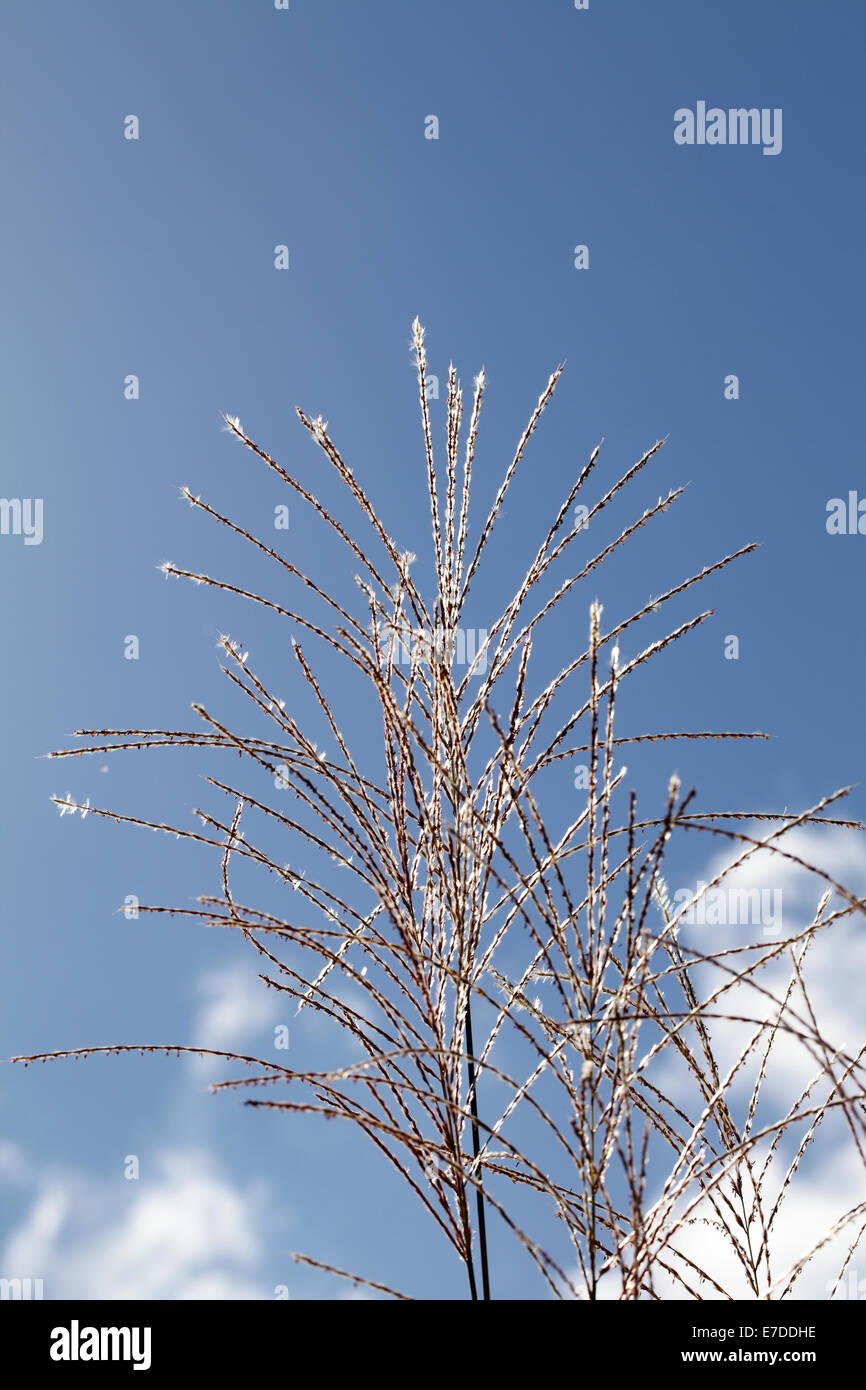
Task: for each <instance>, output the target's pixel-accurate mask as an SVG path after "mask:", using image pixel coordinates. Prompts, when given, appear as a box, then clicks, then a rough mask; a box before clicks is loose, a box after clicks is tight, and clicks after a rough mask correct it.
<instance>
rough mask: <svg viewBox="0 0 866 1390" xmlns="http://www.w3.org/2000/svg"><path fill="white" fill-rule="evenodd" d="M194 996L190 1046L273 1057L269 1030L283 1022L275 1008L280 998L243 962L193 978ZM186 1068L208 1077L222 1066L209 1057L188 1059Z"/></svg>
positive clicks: (281, 1012) (284, 1012)
mask: <svg viewBox="0 0 866 1390" xmlns="http://www.w3.org/2000/svg"><path fill="white" fill-rule="evenodd" d="M197 993H198V995H199V999H200V1001H201V1002H200V1006H199V1010H198V1014H197V1017H196V1020H195V1023H194V1025H193V1043H194V1045H195V1046H196V1047H211V1048H214V1049H217V1050H219V1051H222V1052H244V1051H247V1050H249V1051H250V1052H251V1054H252V1055H254V1056H259V1057H264V1058H266V1059H267V1058H270V1057H272V1056H273V1047H274V1036H273V1026H274V1024H275V1023H277V1022H284V1021H285V1018H284V1016H287V1015H288V1012H289V1011H288V1009H287V1008H286V1007H285V1005H283V1007H281V1003H282V1000H283V996H280V995H279V994H278V993H277V992H276V991H274V990H272V989H269V988H268V986H267V985H266V984H265V983H264V982H263V981H262V980H260V979H259V977H258V975H257V974H256V972H255V970H254V969H252V968H251V966H250V964H249V962H247V963H246V964H239V965H228V966H220V967H219V968H217V969H214V970H209V971H207V972H206V973H205V974H203V975H202V976H201V978H200V979H199V982H198V987H197ZM286 998H287V996H286ZM190 1065H191V1066H192V1067H193V1068H194V1069H195V1071H196V1073H197V1074H202V1073H207V1074H210V1073H211V1072H214V1071H217V1070H220V1069H225V1067H226V1066H227V1065H228V1064H227V1063H225V1062H221V1061H220V1059H219V1058H217V1057H210V1058H191V1059H190Z"/></svg>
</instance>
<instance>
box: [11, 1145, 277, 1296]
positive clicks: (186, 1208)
mask: <svg viewBox="0 0 866 1390" xmlns="http://www.w3.org/2000/svg"><path fill="white" fill-rule="evenodd" d="M267 1224H268V1223H267V1203H266V1193H265V1191H264V1190H263V1188H261V1187H255V1186H251V1187H247V1188H246V1189H239V1188H238V1187H236V1186H235V1185H234V1184H232V1183H231V1182H230V1181H229V1180H228V1179H227V1178H226V1177H225V1176H224V1175H223V1174H222V1173H221V1172H220V1170H219V1169H218V1168H217V1166H216V1164H215V1163H214V1161H213V1160H212V1159H211V1158H210V1157H209V1156H208V1155H207V1154H205V1153H202V1152H200V1151H197V1150H189V1151H178V1150H169V1151H166V1152H164V1153H163V1154H161V1155H160V1156H159V1158H158V1159H157V1160H156V1162H155V1170H154V1171H153V1172H151V1173H147V1172H146V1171H143V1172H142V1175H141V1177H140V1178H139V1179H138V1180H129V1181H124V1180H123V1179H120V1181H119V1182H113V1183H111V1184H110V1185H109V1184H104V1183H98V1182H95V1181H94V1180H93V1179H92V1178H87V1177H84V1176H83V1175H81V1174H77V1173H70V1172H68V1171H64V1170H60V1171H57V1170H53V1171H46V1172H44V1173H43V1174H41V1175H39V1176H38V1177H37V1179H36V1181H35V1191H34V1192H33V1196H32V1201H31V1204H30V1207H29V1210H28V1211H27V1212H26V1214H25V1216H24V1218H23V1220H22V1221H21V1223H20V1225H19V1226H18V1228H17V1229H16V1230H14V1231H13V1232H12V1234H11V1236H10V1238H9V1240H8V1241H7V1243H6V1246H5V1248H4V1249H3V1251H2V1255H0V1275H3V1276H4V1277H6V1278H21V1279H25V1278H30V1279H42V1280H43V1287H44V1296H45V1298H49V1299H57V1298H119V1299H146V1298H157V1299H172V1300H178V1299H196V1298H209V1299H261V1298H271V1297H273V1290H272V1289H269V1288H267V1287H266V1286H265V1285H264V1284H263V1283H262V1281H261V1279H260V1278H259V1277H258V1274H257V1268H258V1265H259V1261H260V1260H261V1257H262V1254H263V1251H264V1249H265V1242H264V1232H265V1231H266V1229H267Z"/></svg>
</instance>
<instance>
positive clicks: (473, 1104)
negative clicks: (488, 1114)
mask: <svg viewBox="0 0 866 1390" xmlns="http://www.w3.org/2000/svg"><path fill="white" fill-rule="evenodd" d="M466 1057H467V1061H466V1066H467V1071H468V1073H469V1108H470V1110H471V1111H472V1155H473V1157H474V1158H477V1157H478V1152H479V1149H480V1143H479V1138H478V1098H477V1096H476V1094H475V1049H474V1047H473V1043H472V1006H471V1004H470V1003H469V1002H467V1004H466ZM475 1203H476V1206H477V1209H478V1248H479V1250H480V1251H481V1287H482V1291H483V1297H484V1298H485V1299H489V1298H490V1274H489V1271H488V1266H487V1221H486V1218H485V1213H484V1193H483V1192H482V1191H481V1188H480V1187H476V1189H475ZM471 1282H472V1283H473V1284H474V1280H471ZM474 1296H476V1295H475V1294H474V1291H473V1297H474Z"/></svg>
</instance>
